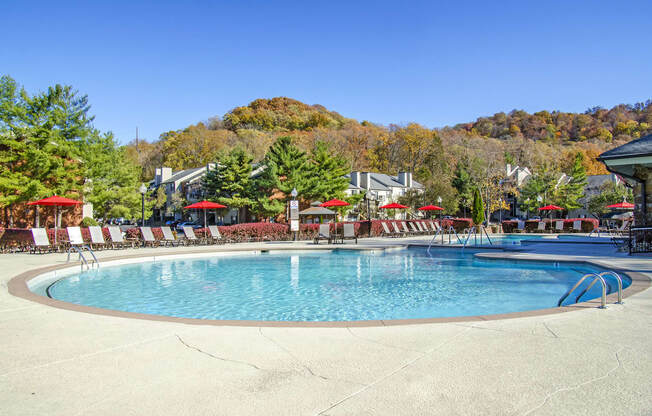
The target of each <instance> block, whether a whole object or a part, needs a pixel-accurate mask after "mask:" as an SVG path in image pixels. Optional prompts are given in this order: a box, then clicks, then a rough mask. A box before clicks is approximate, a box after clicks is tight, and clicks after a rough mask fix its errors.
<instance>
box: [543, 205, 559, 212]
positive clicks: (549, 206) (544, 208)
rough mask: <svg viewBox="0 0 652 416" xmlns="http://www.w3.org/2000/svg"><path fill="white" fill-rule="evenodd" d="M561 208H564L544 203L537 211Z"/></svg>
mask: <svg viewBox="0 0 652 416" xmlns="http://www.w3.org/2000/svg"><path fill="white" fill-rule="evenodd" d="M562 209H564V208H562V207H558V206H557V205H546V206H545V207H541V208H539V211H557V210H562Z"/></svg>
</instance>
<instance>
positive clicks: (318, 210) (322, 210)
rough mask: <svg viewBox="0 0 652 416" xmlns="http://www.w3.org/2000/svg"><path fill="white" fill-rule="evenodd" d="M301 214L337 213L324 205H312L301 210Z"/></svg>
mask: <svg viewBox="0 0 652 416" xmlns="http://www.w3.org/2000/svg"><path fill="white" fill-rule="evenodd" d="M299 215H335V211H331V210H330V209H328V208H324V207H310V208H306V209H304V210H303V211H299Z"/></svg>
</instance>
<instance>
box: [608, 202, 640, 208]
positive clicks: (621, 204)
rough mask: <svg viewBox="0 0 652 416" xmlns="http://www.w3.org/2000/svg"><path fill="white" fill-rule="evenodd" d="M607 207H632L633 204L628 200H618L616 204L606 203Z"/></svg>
mask: <svg viewBox="0 0 652 416" xmlns="http://www.w3.org/2000/svg"><path fill="white" fill-rule="evenodd" d="M607 208H618V209H634V204H631V203H629V202H620V203H618V204H612V205H607Z"/></svg>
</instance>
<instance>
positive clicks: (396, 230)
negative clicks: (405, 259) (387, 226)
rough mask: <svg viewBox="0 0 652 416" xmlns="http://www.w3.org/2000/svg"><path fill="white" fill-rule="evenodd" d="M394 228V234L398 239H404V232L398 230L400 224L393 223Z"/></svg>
mask: <svg viewBox="0 0 652 416" xmlns="http://www.w3.org/2000/svg"><path fill="white" fill-rule="evenodd" d="M392 227H393V228H394V234H396V236H397V237H402V236H403V232H401V230H400V229H399V228H398V224H397V223H396V222H392Z"/></svg>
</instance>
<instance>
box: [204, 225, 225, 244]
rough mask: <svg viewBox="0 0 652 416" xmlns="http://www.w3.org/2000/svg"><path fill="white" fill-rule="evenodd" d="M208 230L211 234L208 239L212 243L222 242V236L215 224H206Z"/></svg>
mask: <svg viewBox="0 0 652 416" xmlns="http://www.w3.org/2000/svg"><path fill="white" fill-rule="evenodd" d="M208 231H209V232H210V234H211V237H210V241H211V242H213V243H220V242H221V243H224V238H222V234H221V233H220V230H219V229H218V228H217V225H209V226H208Z"/></svg>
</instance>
